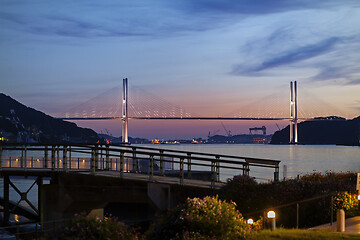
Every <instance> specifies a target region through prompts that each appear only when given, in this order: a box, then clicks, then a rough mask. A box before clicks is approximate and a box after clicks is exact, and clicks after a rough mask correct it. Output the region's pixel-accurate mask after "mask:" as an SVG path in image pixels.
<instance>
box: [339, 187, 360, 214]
mask: <svg viewBox="0 0 360 240" xmlns="http://www.w3.org/2000/svg"><path fill="white" fill-rule="evenodd" d="M334 208H335V209H344V210H345V212H346V216H348V217H349V216H355V214H356V213H357V211H358V209H359V200H357V194H351V193H348V192H342V193H338V194H337V195H336V196H334Z"/></svg>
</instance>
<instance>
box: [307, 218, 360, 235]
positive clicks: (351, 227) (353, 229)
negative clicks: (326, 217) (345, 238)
mask: <svg viewBox="0 0 360 240" xmlns="http://www.w3.org/2000/svg"><path fill="white" fill-rule="evenodd" d="M319 229H324V230H329V231H331V232H336V222H333V224H332V225H330V223H327V224H323V225H320V226H316V227H312V228H309V230H319ZM345 233H351V234H360V216H356V217H353V218H347V219H345Z"/></svg>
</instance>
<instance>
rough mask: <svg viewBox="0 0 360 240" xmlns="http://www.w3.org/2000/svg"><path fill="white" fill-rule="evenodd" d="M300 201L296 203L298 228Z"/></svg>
mask: <svg viewBox="0 0 360 240" xmlns="http://www.w3.org/2000/svg"><path fill="white" fill-rule="evenodd" d="M299 208H300V207H299V203H296V228H299Z"/></svg>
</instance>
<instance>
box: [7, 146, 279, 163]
mask: <svg viewBox="0 0 360 240" xmlns="http://www.w3.org/2000/svg"><path fill="white" fill-rule="evenodd" d="M0 145H3V146H7V145H12V146H14V145H15V146H24V145H26V146H45V145H46V146H59V145H60V146H63V145H66V146H78V147H93V146H110V147H111V146H114V147H122V148H131V149H132V150H134V149H135V150H136V149H146V150H151V151H163V152H176V153H182V154H191V155H192V156H191V158H193V155H202V156H213V157H220V158H231V159H238V160H242V161H245V162H246V163H262V164H267V165H274V166H278V165H279V164H280V162H281V161H280V160H272V159H263V158H253V157H243V156H233V155H226V154H216V153H203V152H193V151H183V150H173V149H164V148H152V147H143V146H132V145H128V144H78V143H61V144H59V143H58V144H56V143H50V144H40V143H13V144H10V143H0ZM98 148H101V147H98ZM111 151H117V150H114V149H113V150H111ZM137 152H138V151H137ZM185 157H187V156H185Z"/></svg>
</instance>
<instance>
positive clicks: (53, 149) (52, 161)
mask: <svg viewBox="0 0 360 240" xmlns="http://www.w3.org/2000/svg"><path fill="white" fill-rule="evenodd" d="M51 170H53V171H54V170H55V146H54V145H53V146H52V147H51Z"/></svg>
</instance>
